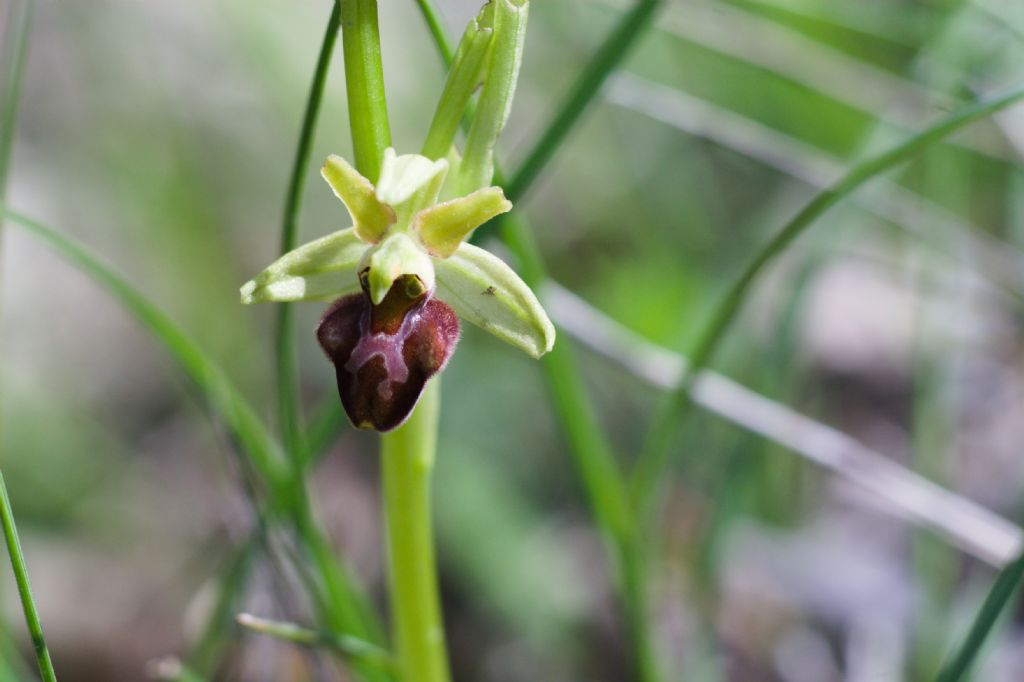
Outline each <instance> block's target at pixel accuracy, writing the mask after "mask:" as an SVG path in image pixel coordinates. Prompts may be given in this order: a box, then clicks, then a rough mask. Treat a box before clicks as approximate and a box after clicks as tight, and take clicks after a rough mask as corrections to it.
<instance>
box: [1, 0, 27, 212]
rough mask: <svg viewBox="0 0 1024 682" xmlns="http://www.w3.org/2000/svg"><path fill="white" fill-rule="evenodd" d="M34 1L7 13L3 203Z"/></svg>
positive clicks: (16, 5) (18, 3)
mask: <svg viewBox="0 0 1024 682" xmlns="http://www.w3.org/2000/svg"><path fill="white" fill-rule="evenodd" d="M34 6H35V4H34V3H33V2H32V1H31V0H23V1H22V0H18V1H15V2H12V3H11V4H10V5H9V7H8V12H7V19H6V22H5V23H6V25H7V32H6V34H5V35H4V41H3V45H4V63H5V64H6V65H7V73H6V74H4V99H3V118H2V119H0V201H2V200H3V199H4V197H6V196H7V176H8V171H9V170H10V165H11V153H12V152H13V151H14V129H15V123H16V121H17V118H18V104H19V103H20V102H21V79H22V74H23V73H24V72H25V55H26V54H27V52H28V37H29V30H30V29H31V27H32V8H33V7H34Z"/></svg>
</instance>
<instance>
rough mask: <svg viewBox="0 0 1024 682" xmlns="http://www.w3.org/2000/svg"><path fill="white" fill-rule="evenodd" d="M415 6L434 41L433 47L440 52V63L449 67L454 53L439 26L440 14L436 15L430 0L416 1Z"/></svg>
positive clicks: (446, 35)
mask: <svg viewBox="0 0 1024 682" xmlns="http://www.w3.org/2000/svg"><path fill="white" fill-rule="evenodd" d="M416 6H417V7H419V10H420V14H422V15H423V21H424V23H426V25H427V28H428V29H429V30H430V36H431V37H432V38H433V39H434V45H436V46H437V49H438V51H439V52H440V56H441V62H442V63H443V64H444V65H445V66H446V67H447V66H449V65H451V63H452V58H453V57H454V53H453V52H452V46H451V45H450V44H449V42H448V34H447V32H446V31H445V30H444V26H442V25H441V15H440V13H438V11H437V8H436V7H434V3H432V2H430V0H416Z"/></svg>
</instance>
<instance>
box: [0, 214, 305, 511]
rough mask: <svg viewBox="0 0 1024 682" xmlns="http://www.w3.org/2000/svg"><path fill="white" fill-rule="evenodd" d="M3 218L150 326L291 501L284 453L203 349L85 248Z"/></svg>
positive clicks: (277, 491) (18, 217)
mask: <svg viewBox="0 0 1024 682" xmlns="http://www.w3.org/2000/svg"><path fill="white" fill-rule="evenodd" d="M0 216H3V217H6V218H7V219H8V220H10V221H11V223H12V224H15V225H18V226H20V227H22V228H24V229H25V230H27V231H28V232H30V233H32V234H33V235H35V236H36V237H39V238H40V239H42V240H43V241H44V242H46V243H48V244H49V245H50V246H52V247H53V248H54V249H55V250H56V251H57V252H58V253H59V254H60V255H61V256H62V257H63V258H64V259H65V260H67V261H69V262H71V263H72V264H74V265H76V266H77V267H79V268H80V269H81V270H82V271H83V272H84V273H85V274H87V275H89V277H91V278H92V279H93V280H94V281H96V282H97V283H99V284H101V285H102V286H103V287H104V288H106V289H107V291H109V292H110V293H111V294H113V296H114V298H116V299H117V300H118V301H119V302H120V303H121V304H122V305H123V306H124V307H125V309H127V310H128V311H129V312H130V313H131V314H132V315H133V316H134V317H135V318H136V319H137V320H139V322H141V323H142V324H144V325H145V326H146V327H148V328H149V330H150V331H151V332H153V334H154V335H155V336H156V337H157V338H158V339H159V340H160V342H161V343H162V344H163V345H164V347H165V348H166V349H167V350H168V352H169V353H170V354H171V357H173V358H174V359H175V361H176V362H177V363H178V364H179V365H180V366H181V367H182V369H184V370H185V373H186V374H188V376H189V377H190V378H191V379H192V380H193V381H194V382H195V383H196V385H198V387H199V389H200V390H201V391H202V394H203V396H205V397H206V399H207V400H208V401H209V402H210V405H211V407H213V409H214V410H215V411H216V413H217V414H219V415H220V416H221V418H222V419H223V420H224V422H225V424H226V425H227V427H228V430H229V431H230V433H231V436H232V438H233V439H234V440H236V441H237V442H238V444H239V445H240V446H241V448H242V450H243V451H244V452H245V453H246V454H247V455H248V456H249V458H250V461H251V462H252V464H253V465H254V466H255V468H256V470H257V471H258V472H259V473H260V475H261V476H262V477H263V479H264V482H265V483H266V484H267V485H268V486H269V487H270V492H271V494H272V496H273V499H275V500H276V501H277V502H278V503H279V504H280V503H282V502H286V501H288V500H289V499H290V498H291V475H290V471H289V468H288V466H287V462H286V461H285V458H284V453H283V452H282V451H281V447H280V446H279V445H278V444H277V443H276V442H275V440H274V439H273V437H272V436H271V435H270V433H268V432H267V430H266V427H265V426H264V425H263V423H262V422H261V421H260V418H259V417H258V416H257V415H256V412H255V410H253V408H252V407H251V406H250V405H249V403H248V401H246V399H245V398H244V397H243V396H242V395H241V393H239V391H238V390H237V389H236V388H235V387H234V385H233V384H232V383H231V381H230V380H229V379H228V378H227V376H225V374H224V372H223V371H222V370H221V369H220V367H218V366H217V365H216V364H215V363H214V362H213V360H211V359H210V358H209V357H208V356H207V355H206V353H205V352H203V350H202V349H200V348H199V346H197V345H196V343H195V342H194V341H192V339H190V338H189V337H188V336H186V334H185V333H184V332H182V331H181V330H180V329H179V328H178V327H177V326H176V325H175V324H174V323H173V322H172V321H171V320H170V318H168V317H167V316H166V315H165V314H164V313H163V312H161V311H160V310H159V309H157V307H156V306H154V305H153V304H152V303H150V302H149V300H147V299H146V298H145V297H144V296H143V295H142V294H141V293H139V292H138V291H137V290H136V289H135V288H134V287H132V286H131V285H130V284H128V282H126V281H125V280H123V279H121V277H120V276H119V275H117V274H116V273H115V272H114V271H113V270H112V269H111V268H110V267H109V266H107V265H106V264H105V263H103V262H102V261H101V260H100V259H99V258H98V257H96V256H94V255H93V254H92V253H90V252H89V251H88V250H87V249H85V248H84V247H82V246H80V245H79V244H77V243H75V242H73V241H71V240H70V239H68V238H67V237H65V236H63V235H62V234H60V233H59V232H56V231H55V230H52V229H50V228H49V227H46V226H45V225H43V224H42V223H39V222H37V221H35V220H32V219H31V218H29V217H27V216H24V215H22V214H20V213H17V212H15V211H12V210H11V209H9V208H6V207H4V206H2V205H0Z"/></svg>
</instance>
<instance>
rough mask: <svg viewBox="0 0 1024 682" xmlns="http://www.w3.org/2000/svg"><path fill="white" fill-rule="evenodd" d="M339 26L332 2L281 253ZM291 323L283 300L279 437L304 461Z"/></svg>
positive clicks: (278, 347)
mask: <svg viewBox="0 0 1024 682" xmlns="http://www.w3.org/2000/svg"><path fill="white" fill-rule="evenodd" d="M340 25H341V9H340V7H339V6H338V3H337V2H335V3H334V7H333V8H332V10H331V17H330V19H328V21H327V29H326V30H325V31H324V40H323V43H321V45H320V56H319V57H318V58H317V62H316V70H315V71H314V73H313V82H312V83H311V84H310V87H309V97H307V99H306V111H305V113H304V114H303V117H302V130H301V131H300V133H299V143H298V145H297V146H296V148H295V160H294V162H293V163H292V172H291V176H290V178H289V180H288V193H287V195H286V197H285V202H284V217H283V219H282V221H281V253H287V252H288V251H291V250H292V249H294V248H295V242H296V234H297V232H298V221H299V212H300V210H301V209H302V194H303V190H304V189H305V187H306V176H307V172H306V169H307V166H308V165H309V155H310V150H311V149H312V147H313V134H314V132H315V131H316V124H317V118H318V116H319V114H320V102H321V101H322V99H323V94H324V84H325V83H326V82H327V71H328V69H329V68H330V64H331V53H332V52H334V43H335V42H336V41H337V37H338V28H339V26H340ZM294 326H295V324H294V308H293V307H292V306H291V304H289V303H282V304H281V305H280V306H278V308H277V320H276V323H275V328H274V339H275V343H274V345H275V355H276V360H277V400H278V413H279V419H280V426H281V436H282V440H283V441H284V445H285V448H286V449H287V450H288V452H289V453H291V455H292V457H293V458H296V459H298V460H300V461H303V460H305V457H304V456H303V453H304V450H305V448H304V447H303V446H304V444H303V437H302V436H303V431H302V415H301V413H300V408H299V378H298V377H299V368H298V357H297V354H296V352H295V333H294V331H295V330H294Z"/></svg>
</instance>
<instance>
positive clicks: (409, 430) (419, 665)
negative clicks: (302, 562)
mask: <svg viewBox="0 0 1024 682" xmlns="http://www.w3.org/2000/svg"><path fill="white" fill-rule="evenodd" d="M440 407H441V401H440V384H439V380H438V379H436V378H435V379H433V380H431V381H430V382H429V383H428V384H427V387H426V389H425V390H424V391H423V396H422V397H421V398H420V402H419V405H417V407H416V409H415V411H414V412H413V414H412V416H410V417H409V420H408V421H407V422H406V423H405V424H403V425H402V426H400V427H398V428H397V429H395V430H394V431H392V432H391V433H387V434H384V435H383V436H382V437H381V457H382V460H383V461H382V464H381V466H382V474H381V475H382V477H383V485H384V511H385V516H386V518H387V536H388V565H389V584H390V591H391V614H392V627H393V628H394V633H395V634H394V639H395V642H394V645H395V652H396V655H397V659H398V670H399V678H400V679H401V680H402V682H447V680H448V679H449V675H448V657H447V653H446V651H445V637H444V624H443V622H442V619H441V602H440V598H439V597H438V591H437V570H436V567H435V562H434V538H433V531H432V526H431V507H430V473H431V470H432V469H433V466H434V457H435V455H436V450H437V422H438V416H439V414H440Z"/></svg>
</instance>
